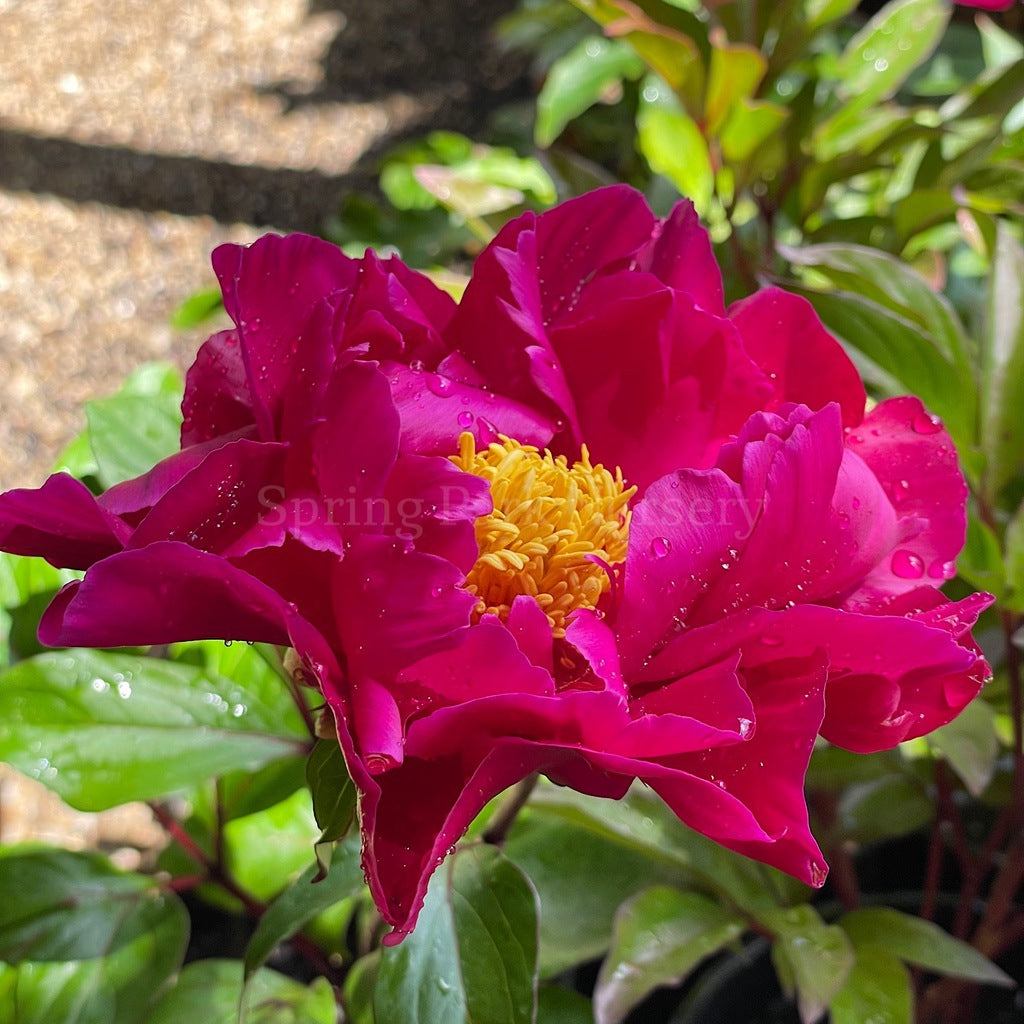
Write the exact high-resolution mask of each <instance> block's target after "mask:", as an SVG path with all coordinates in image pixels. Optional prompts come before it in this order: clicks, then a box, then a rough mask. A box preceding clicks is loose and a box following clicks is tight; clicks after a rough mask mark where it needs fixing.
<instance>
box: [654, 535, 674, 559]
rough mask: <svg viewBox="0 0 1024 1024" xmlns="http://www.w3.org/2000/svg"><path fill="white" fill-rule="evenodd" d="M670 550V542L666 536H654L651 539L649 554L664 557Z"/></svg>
mask: <svg viewBox="0 0 1024 1024" xmlns="http://www.w3.org/2000/svg"><path fill="white" fill-rule="evenodd" d="M671 550H672V542H671V541H670V540H669V539H668V537H655V538H654V540H652V541H651V554H652V555H654V557H655V558H664V557H665V556H666V555H667V554H668V553H669V552H670V551H671Z"/></svg>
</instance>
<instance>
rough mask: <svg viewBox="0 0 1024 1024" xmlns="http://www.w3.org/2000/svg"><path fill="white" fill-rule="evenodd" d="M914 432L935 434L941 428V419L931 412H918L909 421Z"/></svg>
mask: <svg viewBox="0 0 1024 1024" xmlns="http://www.w3.org/2000/svg"><path fill="white" fill-rule="evenodd" d="M911 426H912V427H913V428H914V432H915V433H917V434H937V433H939V431H940V430H942V420H940V419H939V417H938V416H932V415H931V413H927V412H919V413H918V414H917V415H916V416H915V417H914V420H913V423H911Z"/></svg>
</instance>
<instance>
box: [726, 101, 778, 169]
mask: <svg viewBox="0 0 1024 1024" xmlns="http://www.w3.org/2000/svg"><path fill="white" fill-rule="evenodd" d="M788 117H789V111H788V110H786V109H785V108H784V107H778V106H776V105H775V104H774V103H766V102H765V101H763V100H751V99H746V98H744V99H741V100H740V101H739V102H738V103H737V104H736V105H735V106H734V107H733V108H732V112H731V113H730V114H729V117H728V118H727V119H726V121H725V124H724V125H723V126H722V130H721V134H720V141H721V143H722V153H723V154H724V156H725V158H726V160H728V161H730V162H731V163H742V162H743V161H744V160H749V159H750V157H751V156H753V154H754V153H755V152H756V151H757V149H758V147H759V146H761V145H762V144H763V143H764V142H766V141H767V140H768V139H770V138H772V137H773V136H774V135H775V134H776V133H777V132H778V131H779V130H780V129H781V128H782V126H783V124H785V122H786V119H787V118H788Z"/></svg>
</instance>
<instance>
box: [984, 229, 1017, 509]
mask: <svg viewBox="0 0 1024 1024" xmlns="http://www.w3.org/2000/svg"><path fill="white" fill-rule="evenodd" d="M981 367H982V370H981V403H980V408H981V438H980V441H981V447H982V450H983V451H984V452H985V454H986V456H987V459H988V461H987V464H986V466H985V472H984V475H983V478H982V494H983V496H984V497H985V498H987V500H988V501H989V503H990V504H998V500H999V495H1000V492H1001V491H1002V490H1003V488H1004V487H1005V486H1006V485H1007V484H1008V483H1009V482H1010V481H1011V480H1012V479H1013V478H1014V477H1015V476H1016V475H1017V474H1018V473H1019V472H1021V470H1022V469H1024V417H1022V416H1021V415H1020V401H1021V394H1024V248H1022V247H1021V245H1020V243H1019V242H1018V241H1017V240H1016V239H1015V238H1014V237H1013V235H1012V234H1011V233H1010V231H1009V229H1008V228H1006V227H1005V226H1003V225H1000V227H999V231H998V236H997V242H996V253H995V258H994V260H993V265H992V276H991V280H990V283H989V294H988V308H987V314H986V322H985V331H984V333H983V335H982V346H981Z"/></svg>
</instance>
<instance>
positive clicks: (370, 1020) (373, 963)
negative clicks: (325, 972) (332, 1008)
mask: <svg viewBox="0 0 1024 1024" xmlns="http://www.w3.org/2000/svg"><path fill="white" fill-rule="evenodd" d="M380 959H381V951H380V950H379V949H375V950H374V951H373V952H372V953H368V954H367V955H366V956H364V957H360V958H359V959H358V960H357V961H356V962H355V963H354V964H353V965H352V967H351V969H350V970H349V972H348V974H346V975H345V983H344V985H343V987H342V1002H343V1003H344V1006H345V1020H346V1021H347V1022H349V1024H376V1021H375V1020H374V1016H373V993H374V990H375V989H376V988H377V975H378V974H379V973H380Z"/></svg>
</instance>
